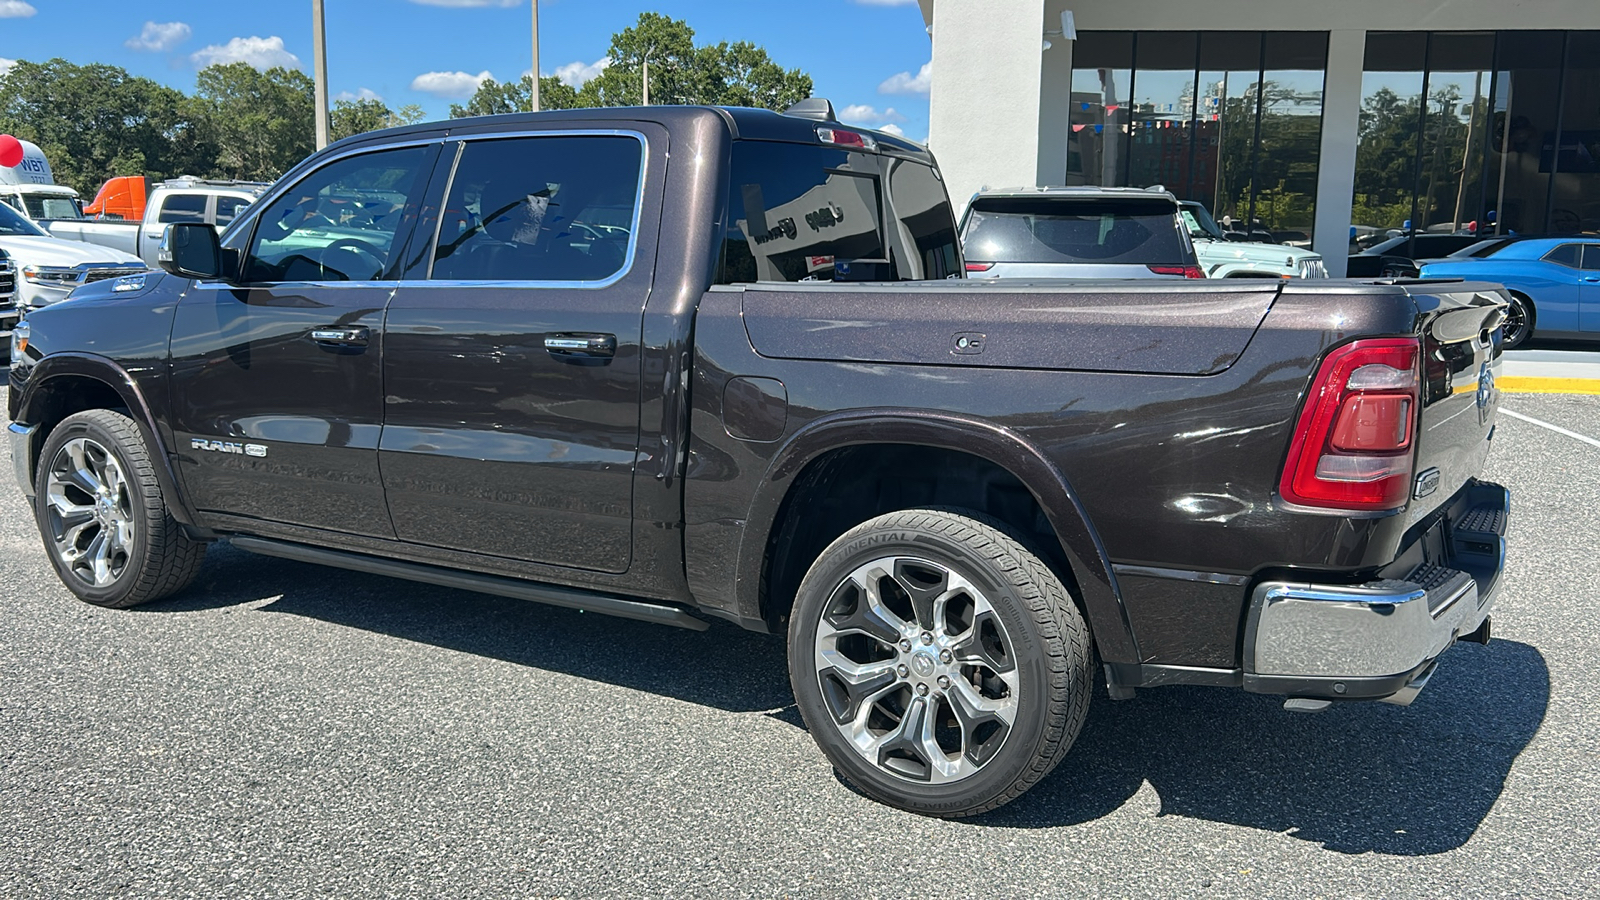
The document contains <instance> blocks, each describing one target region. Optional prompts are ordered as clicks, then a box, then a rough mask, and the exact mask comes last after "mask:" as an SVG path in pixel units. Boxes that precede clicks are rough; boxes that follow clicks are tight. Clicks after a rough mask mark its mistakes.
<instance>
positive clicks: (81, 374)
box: [16, 353, 197, 528]
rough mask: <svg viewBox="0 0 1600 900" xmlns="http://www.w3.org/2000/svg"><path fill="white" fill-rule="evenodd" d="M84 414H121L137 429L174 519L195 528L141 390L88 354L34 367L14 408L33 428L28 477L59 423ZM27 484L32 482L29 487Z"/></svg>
mask: <svg viewBox="0 0 1600 900" xmlns="http://www.w3.org/2000/svg"><path fill="white" fill-rule="evenodd" d="M88 409H110V410H115V411H118V412H122V413H124V414H126V415H127V416H128V418H130V419H132V420H133V422H134V424H135V425H137V426H138V429H139V435H140V437H142V438H143V439H144V441H145V445H146V446H147V447H149V448H150V457H151V460H152V461H153V462H154V463H155V474H156V480H157V481H158V482H159V483H160V485H161V491H162V493H163V495H164V496H165V497H166V498H167V502H168V507H169V508H170V509H171V511H172V516H173V518H175V519H177V520H178V521H179V522H180V523H182V524H183V525H185V526H189V527H191V528H193V527H196V526H197V522H196V520H195V516H194V512H193V510H191V509H190V508H189V505H188V503H187V502H186V501H185V499H184V496H183V493H182V491H180V490H178V478H177V473H176V472H175V471H174V470H173V468H172V457H171V454H170V453H169V452H168V448H167V446H166V443H165V442H164V441H163V440H162V439H161V433H160V431H159V430H158V429H157V428H156V427H155V415H154V413H153V412H152V411H151V408H150V404H149V403H148V402H147V401H146V399H145V396H144V391H143V390H142V389H141V388H140V387H139V384H138V382H136V381H135V380H134V378H133V376H132V375H130V374H129V373H128V371H127V370H126V369H124V368H123V367H122V366H121V365H119V364H118V363H117V362H115V361H114V360H111V359H108V358H106V357H103V356H98V355H95V354H91V353H57V354H51V355H49V356H46V357H45V358H44V359H41V360H40V361H39V362H38V363H36V364H35V365H34V366H33V368H32V370H31V371H30V372H29V374H28V381H27V384H26V385H25V386H24V388H23V392H22V396H21V398H20V399H19V400H18V403H17V413H16V421H18V422H19V423H23V424H27V425H33V426H37V427H38V430H37V431H35V432H34V434H33V446H32V454H31V455H32V460H31V464H30V466H29V471H28V475H29V477H30V479H31V478H32V477H33V476H35V475H36V474H37V471H38V465H39V453H40V450H41V449H42V448H43V447H44V443H45V441H46V440H48V439H49V436H50V432H51V431H53V430H55V427H56V426H57V425H59V424H60V423H61V422H62V420H64V419H66V418H67V417H68V416H70V415H73V414H74V413H79V412H83V411H84V410H88ZM30 483H31V482H30Z"/></svg>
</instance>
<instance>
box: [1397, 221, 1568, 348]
mask: <svg viewBox="0 0 1600 900" xmlns="http://www.w3.org/2000/svg"><path fill="white" fill-rule="evenodd" d="M1421 275H1422V277H1423V278H1470V279H1472V280H1474V281H1491V282H1496V283H1498V284H1502V285H1504V286H1505V288H1506V290H1507V291H1508V292H1509V296H1510V300H1511V306H1510V308H1509V309H1508V310H1507V312H1506V324H1505V346H1506V349H1507V350H1511V349H1514V348H1516V347H1520V346H1522V345H1523V344H1524V343H1526V342H1527V341H1528V339H1529V338H1531V337H1533V336H1534V335H1535V334H1537V335H1538V336H1539V337H1545V338H1555V339H1565V340H1575V339H1576V340H1590V341H1593V340H1600V237H1587V238H1586V237H1576V236H1569V237H1551V238H1522V239H1517V240H1507V241H1503V242H1502V243H1501V245H1500V246H1499V247H1498V248H1497V249H1495V252H1493V253H1492V254H1489V255H1487V256H1471V257H1455V258H1450V259H1435V260H1428V261H1426V262H1424V263H1423V264H1422V271H1421Z"/></svg>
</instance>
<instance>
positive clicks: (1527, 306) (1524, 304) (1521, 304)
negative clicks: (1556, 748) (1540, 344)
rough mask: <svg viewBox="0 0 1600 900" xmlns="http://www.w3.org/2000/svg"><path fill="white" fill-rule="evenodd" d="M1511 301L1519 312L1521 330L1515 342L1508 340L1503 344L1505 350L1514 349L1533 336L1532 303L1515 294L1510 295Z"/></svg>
mask: <svg viewBox="0 0 1600 900" xmlns="http://www.w3.org/2000/svg"><path fill="white" fill-rule="evenodd" d="M1511 302H1512V303H1513V304H1514V305H1515V306H1516V307H1517V310H1518V312H1520V313H1521V316H1522V331H1521V332H1520V333H1519V334H1518V335H1517V339H1516V341H1515V343H1513V342H1510V341H1507V342H1506V344H1505V346H1504V349H1506V350H1516V349H1518V348H1520V347H1521V346H1522V345H1523V344H1526V343H1527V342H1528V339H1529V338H1530V337H1532V336H1533V304H1532V303H1529V302H1528V301H1527V300H1524V299H1523V298H1522V297H1519V296H1516V295H1512V297H1511Z"/></svg>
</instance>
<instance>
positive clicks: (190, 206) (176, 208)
mask: <svg viewBox="0 0 1600 900" xmlns="http://www.w3.org/2000/svg"><path fill="white" fill-rule="evenodd" d="M205 220H206V195H205V194H168V195H167V197H166V199H165V200H164V201H162V203H161V212H160V213H159V214H158V215H157V216H156V221H157V222H161V223H163V224H166V223H168V222H204V221H205Z"/></svg>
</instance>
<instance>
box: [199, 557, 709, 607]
mask: <svg viewBox="0 0 1600 900" xmlns="http://www.w3.org/2000/svg"><path fill="white" fill-rule="evenodd" d="M230 543H232V544H233V545H234V546H235V547H238V548H239V549H240V550H248V551H250V552H251V553H259V554H261V555H262V556H276V557H280V558H282V559H292V560H295V561H297V562H308V563H316V564H317V565H322V566H333V567H335V568H339V569H350V570H352V571H356V572H366V573H367V574H369V575H386V576H388V577H390V578H403V579H405V580H407V581H420V582H422V583H424V584H433V585H438V586H439V587H446V588H455V589H457V590H463V591H476V592H477V593H480V594H494V595H495V596H498V597H510V598H512V599H513V600H532V601H533V602H535V603H545V604H548V605H550V606H564V607H566V608H568V609H579V610H588V611H589V612H596V613H603V614H605V615H608V616H618V617H620V618H623V619H637V620H639V621H641V622H654V623H656V624H657V625H675V626H677V627H678V628H687V629H689V630H690V631H705V630H706V629H707V628H709V627H711V626H710V625H709V623H707V622H706V621H705V620H703V619H697V618H695V617H694V616H692V615H690V614H689V612H688V611H687V610H683V609H679V608H678V607H676V606H667V605H665V604H659V603H648V602H645V601H643V600H624V599H623V598H621V597H612V596H609V595H606V594H596V593H591V592H589V591H582V590H578V589H577V588H568V587H558V586H556V585H550V584H538V583H535V582H531V581H518V580H517V579H514V578H501V577H499V576H496V575H479V574H476V573H473V572H462V571H459V570H456V569H445V568H441V567H438V566H427V565H423V564H421V563H412V562H402V561H400V560H396V559H383V558H382V557H377V556H366V555H364V554H360V553H347V552H345V551H343V550H327V549H324V548H322V547H310V546H307V545H305V544H293V543H289V542H287V541H274V540H269V539H267V538H258V537H248V536H244V535H239V536H237V537H234V538H232V539H231V541H230Z"/></svg>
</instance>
